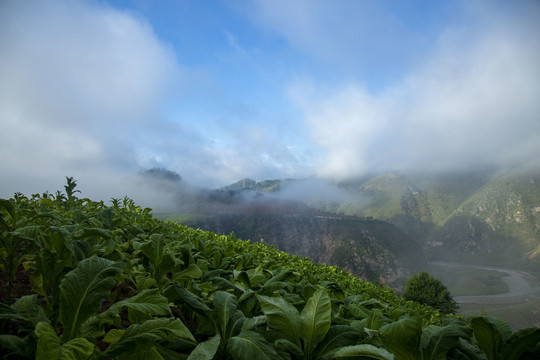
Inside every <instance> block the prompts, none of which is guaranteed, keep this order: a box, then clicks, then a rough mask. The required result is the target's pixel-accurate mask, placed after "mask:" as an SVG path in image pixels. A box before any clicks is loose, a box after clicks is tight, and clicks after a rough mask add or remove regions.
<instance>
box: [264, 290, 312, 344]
mask: <svg viewBox="0 0 540 360" xmlns="http://www.w3.org/2000/svg"><path fill="white" fill-rule="evenodd" d="M257 298H258V299H259V304H260V305H261V308H262V311H263V312H264V315H266V319H267V323H268V326H269V327H270V328H272V329H274V330H276V331H278V332H280V333H281V334H283V335H284V336H285V338H287V339H288V340H290V341H291V342H292V343H294V344H296V345H297V346H301V343H300V314H299V313H298V310H296V308H295V307H294V306H292V305H291V304H289V303H288V302H287V301H285V300H283V299H282V298H281V297H269V296H263V295H257Z"/></svg>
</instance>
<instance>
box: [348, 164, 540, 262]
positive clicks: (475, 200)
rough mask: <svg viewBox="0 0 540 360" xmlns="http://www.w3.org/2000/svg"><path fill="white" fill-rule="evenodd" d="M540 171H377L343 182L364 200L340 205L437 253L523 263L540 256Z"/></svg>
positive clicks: (432, 255) (431, 252) (482, 260)
mask: <svg viewBox="0 0 540 360" xmlns="http://www.w3.org/2000/svg"><path fill="white" fill-rule="evenodd" d="M539 173H540V172H538V171H532V170H528V171H517V170H514V171H508V172H503V173H495V172H494V171H488V170H486V171H485V172H483V171H471V172H467V173H457V174H456V173H454V174H444V175H423V176H420V175H414V176H411V175H403V174H386V175H380V176H376V177H373V178H369V179H367V180H362V181H359V182H356V183H351V182H349V183H347V184H343V185H342V187H343V188H344V189H346V190H347V191H349V192H351V194H355V196H356V195H357V194H361V195H363V196H364V200H363V201H361V202H357V203H353V204H344V205H342V206H341V207H340V208H339V209H338V211H339V212H341V213H344V214H348V215H357V216H369V217H373V218H376V219H381V220H385V221H388V222H390V223H392V224H394V225H396V226H398V227H400V228H401V229H403V230H404V231H406V232H407V233H408V234H409V235H410V236H411V237H413V238H415V239H417V240H419V241H421V242H423V243H424V244H425V251H426V253H427V254H428V255H429V256H431V257H433V258H436V259H438V258H446V259H450V260H462V261H480V262H491V261H503V262H504V263H507V264H513V265H516V264H522V265H524V266H528V265H527V264H530V263H537V262H539V261H540V175H538V174H539Z"/></svg>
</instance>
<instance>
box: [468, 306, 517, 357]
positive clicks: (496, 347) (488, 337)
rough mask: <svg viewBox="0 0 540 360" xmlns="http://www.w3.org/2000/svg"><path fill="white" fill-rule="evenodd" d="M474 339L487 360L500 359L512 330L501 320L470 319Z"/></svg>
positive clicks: (486, 318)
mask: <svg viewBox="0 0 540 360" xmlns="http://www.w3.org/2000/svg"><path fill="white" fill-rule="evenodd" d="M471 326H472V328H473V331H474V338H475V339H476V342H477V343H478V346H479V347H480V349H482V351H483V352H484V354H485V355H486V357H487V359H488V360H497V359H502V349H503V345H504V342H505V341H506V340H507V339H508V338H510V336H511V334H512V330H511V329H510V326H509V325H508V324H507V323H506V322H505V321H504V320H502V319H498V318H492V317H488V316H485V317H484V316H479V317H475V318H472V319H471Z"/></svg>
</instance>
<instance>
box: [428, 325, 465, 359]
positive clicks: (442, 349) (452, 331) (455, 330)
mask: <svg viewBox="0 0 540 360" xmlns="http://www.w3.org/2000/svg"><path fill="white" fill-rule="evenodd" d="M430 330H433V331H430ZM423 332H424V333H427V332H429V339H428V340H427V344H426V345H425V346H424V348H423V355H424V357H423V358H424V359H425V360H436V359H437V360H438V359H441V360H444V359H446V354H447V353H448V352H449V351H450V350H452V349H453V348H455V347H457V346H458V345H459V339H460V338H463V339H470V337H471V335H472V334H471V331H470V329H468V328H466V327H465V326H462V325H461V324H459V323H451V324H449V325H447V326H443V327H440V326H429V327H425V328H424V329H423Z"/></svg>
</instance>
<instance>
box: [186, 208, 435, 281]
mask: <svg viewBox="0 0 540 360" xmlns="http://www.w3.org/2000/svg"><path fill="white" fill-rule="evenodd" d="M187 225H190V226H195V227H200V228H201V229H204V230H210V231H214V232H217V233H222V234H229V233H231V232H234V233H235V235H236V236H237V237H239V238H242V239H251V241H255V242H257V241H264V243H265V244H267V245H273V246H275V247H276V248H278V249H280V250H282V251H285V252H288V253H291V254H294V255H298V256H300V257H308V258H311V259H312V260H314V261H315V262H320V263H327V264H329V265H336V266H340V267H342V268H345V269H346V270H347V271H349V272H350V273H352V274H354V275H356V276H358V277H360V278H362V279H365V280H369V281H373V282H378V283H383V284H386V285H388V286H390V287H393V288H395V289H396V290H402V289H403V286H404V284H405V281H406V279H407V278H408V277H410V276H411V275H412V274H413V273H415V272H417V271H419V270H420V269H422V267H423V266H424V257H423V255H422V251H421V246H420V244H418V243H415V242H414V241H413V240H412V239H411V238H410V237H409V236H408V235H407V234H406V233H405V232H404V231H402V230H400V229H399V228H397V227H396V226H394V225H391V224H389V223H386V222H383V221H378V220H361V219H357V218H351V217H342V216H337V215H332V214H324V213H319V212H304V213H302V214H299V213H289V214H287V213H276V212H274V213H268V212H260V211H249V212H245V213H236V214H232V213H229V214H215V215H212V216H208V217H206V218H205V219H199V220H197V221H196V222H191V223H187Z"/></svg>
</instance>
